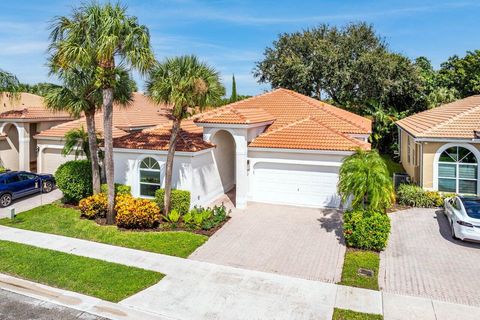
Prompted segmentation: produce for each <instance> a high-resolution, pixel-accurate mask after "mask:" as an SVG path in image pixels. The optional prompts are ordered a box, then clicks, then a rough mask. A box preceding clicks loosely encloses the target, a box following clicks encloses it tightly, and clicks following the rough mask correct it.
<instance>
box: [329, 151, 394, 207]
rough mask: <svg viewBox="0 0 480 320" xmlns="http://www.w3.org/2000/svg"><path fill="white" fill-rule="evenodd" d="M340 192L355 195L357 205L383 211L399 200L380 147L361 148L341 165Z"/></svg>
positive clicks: (346, 197) (353, 205)
mask: <svg viewBox="0 0 480 320" xmlns="http://www.w3.org/2000/svg"><path fill="white" fill-rule="evenodd" d="M338 193H339V194H340V195H341V197H342V201H344V202H347V201H348V200H350V197H352V207H353V208H363V209H371V210H376V211H377V210H378V211H383V210H385V209H386V208H389V207H390V206H391V205H392V204H393V202H394V201H395V193H394V191H393V183H392V179H391V178H390V175H389V173H388V169H387V165H386V164H385V161H383V159H382V158H381V157H380V155H379V154H378V152H377V151H376V150H371V151H365V150H361V149H359V150H357V151H356V152H355V153H354V154H353V155H351V156H349V157H347V158H346V159H345V160H344V162H343V164H342V166H341V167H340V176H339V182H338Z"/></svg>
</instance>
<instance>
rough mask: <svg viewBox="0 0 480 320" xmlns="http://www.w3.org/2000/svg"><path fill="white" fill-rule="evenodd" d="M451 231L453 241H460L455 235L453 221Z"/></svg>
mask: <svg viewBox="0 0 480 320" xmlns="http://www.w3.org/2000/svg"><path fill="white" fill-rule="evenodd" d="M450 230H451V232H452V238H453V239H458V238H457V236H456V235H455V228H454V227H453V221H452V223H450Z"/></svg>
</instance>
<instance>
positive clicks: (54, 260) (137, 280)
mask: <svg viewBox="0 0 480 320" xmlns="http://www.w3.org/2000/svg"><path fill="white" fill-rule="evenodd" d="M0 272H2V273H6V274H10V275H12V276H16V277H19V278H23V279H27V280H32V281H35V282H39V283H43V284H46V285H49V286H53V287H57V288H61V289H65V290H70V291H75V292H79V293H83V294H86V295H89V296H94V297H97V298H100V299H103V300H108V301H112V302H118V301H120V300H123V299H125V298H127V297H129V296H131V295H133V294H135V293H137V292H139V291H141V290H143V289H145V288H147V287H150V286H152V285H154V284H155V283H157V282H158V281H160V280H161V279H162V278H163V277H164V275H163V274H161V273H158V272H153V271H148V270H144V269H139V268H134V267H128V266H124V265H121V264H116V263H111V262H106V261H101V260H96V259H91V258H85V257H80V256H75V255H72V254H67V253H63V252H58V251H52V250H48V249H41V248H37V247H33V246H29V245H24V244H19V243H14V242H9V241H0Z"/></svg>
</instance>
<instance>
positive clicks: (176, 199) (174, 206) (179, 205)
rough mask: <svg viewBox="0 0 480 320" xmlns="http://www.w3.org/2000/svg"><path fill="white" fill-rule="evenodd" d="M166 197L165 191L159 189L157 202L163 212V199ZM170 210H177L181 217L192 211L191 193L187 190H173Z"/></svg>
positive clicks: (156, 197)
mask: <svg viewBox="0 0 480 320" xmlns="http://www.w3.org/2000/svg"><path fill="white" fill-rule="evenodd" d="M164 195H165V190H164V189H158V190H157V191H156V192H155V201H156V202H157V204H158V206H159V207H160V210H162V211H163V197H164ZM170 210H177V211H178V213H180V215H184V214H186V213H187V212H188V210H190V191H186V190H172V197H171V200H170Z"/></svg>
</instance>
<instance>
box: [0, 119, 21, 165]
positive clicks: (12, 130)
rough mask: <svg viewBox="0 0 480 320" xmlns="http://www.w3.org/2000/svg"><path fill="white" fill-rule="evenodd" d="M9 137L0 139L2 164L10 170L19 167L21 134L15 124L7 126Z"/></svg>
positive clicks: (6, 131) (0, 163) (0, 162)
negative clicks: (19, 134)
mask: <svg viewBox="0 0 480 320" xmlns="http://www.w3.org/2000/svg"><path fill="white" fill-rule="evenodd" d="M5 133H6V134H7V137H6V138H5V139H4V140H0V166H2V167H5V168H7V169H10V170H18V169H19V154H18V152H19V136H18V130H17V128H16V127H15V125H13V124H9V125H7V127H5Z"/></svg>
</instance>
